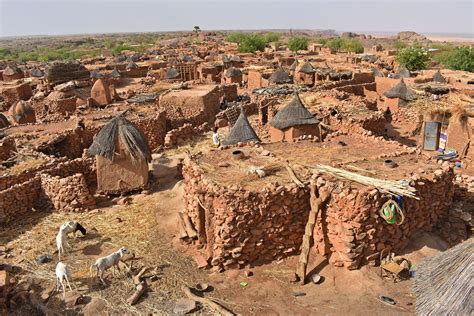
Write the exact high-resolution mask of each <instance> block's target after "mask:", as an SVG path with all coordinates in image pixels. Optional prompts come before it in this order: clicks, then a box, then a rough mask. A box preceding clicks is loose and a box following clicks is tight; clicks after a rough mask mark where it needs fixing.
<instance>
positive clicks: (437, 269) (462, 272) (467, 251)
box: [413, 238, 474, 315]
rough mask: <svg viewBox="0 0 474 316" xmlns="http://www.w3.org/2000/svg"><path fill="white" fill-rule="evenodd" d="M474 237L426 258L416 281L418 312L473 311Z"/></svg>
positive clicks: (442, 313)
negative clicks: (473, 272)
mask: <svg viewBox="0 0 474 316" xmlns="http://www.w3.org/2000/svg"><path fill="white" fill-rule="evenodd" d="M473 268H474V239H472V238H471V239H468V240H466V241H465V242H463V243H461V244H459V245H457V246H456V247H453V248H451V249H449V250H447V251H445V252H443V253H441V254H439V255H437V256H434V257H431V258H428V259H426V260H424V261H423V262H422V263H421V264H420V265H419V267H418V270H417V275H416V278H415V281H414V284H413V292H414V293H415V295H416V311H417V313H418V314H419V315H471V314H472V306H474V298H473V296H472V287H473V281H472V271H473Z"/></svg>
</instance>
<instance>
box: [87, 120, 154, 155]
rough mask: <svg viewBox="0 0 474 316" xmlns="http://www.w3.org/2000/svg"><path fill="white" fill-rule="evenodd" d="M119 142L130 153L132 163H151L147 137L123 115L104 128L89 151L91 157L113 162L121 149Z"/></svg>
mask: <svg viewBox="0 0 474 316" xmlns="http://www.w3.org/2000/svg"><path fill="white" fill-rule="evenodd" d="M119 142H120V144H121V146H122V148H123V149H125V151H127V152H128V153H129V155H130V157H131V159H132V161H136V160H140V159H144V160H146V161H147V162H149V161H151V153H150V148H149V147H148V141H147V139H146V137H145V135H144V134H143V132H142V131H141V130H140V129H138V128H137V127H136V126H135V125H134V124H133V123H132V122H130V121H129V120H127V119H126V118H124V117H123V115H119V116H117V117H115V118H113V119H112V120H110V121H109V122H108V123H107V124H106V125H105V126H104V127H102V129H101V130H100V131H99V132H98V133H97V135H96V136H95V138H94V142H93V143H92V145H91V146H90V147H89V149H88V150H87V151H88V152H89V153H90V154H91V155H98V156H102V157H104V158H107V159H109V160H113V158H114V154H115V153H117V152H119V149H118V148H116V146H117V144H118V143H119Z"/></svg>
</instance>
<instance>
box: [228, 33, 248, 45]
mask: <svg viewBox="0 0 474 316" xmlns="http://www.w3.org/2000/svg"><path fill="white" fill-rule="evenodd" d="M247 36H248V35H247V34H245V33H241V32H236V33H232V34H230V35H229V36H227V37H226V41H228V42H231V43H237V44H240V43H241V42H242V40H243V39H244V38H245V37H247Z"/></svg>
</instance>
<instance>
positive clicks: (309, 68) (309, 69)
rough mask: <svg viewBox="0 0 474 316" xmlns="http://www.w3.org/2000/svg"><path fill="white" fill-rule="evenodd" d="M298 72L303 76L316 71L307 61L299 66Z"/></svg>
mask: <svg viewBox="0 0 474 316" xmlns="http://www.w3.org/2000/svg"><path fill="white" fill-rule="evenodd" d="M298 72H302V73H305V74H312V73H315V72H316V69H314V67H313V65H311V63H310V62H309V61H307V62H305V63H304V64H303V65H302V66H301V68H300V69H299V70H298Z"/></svg>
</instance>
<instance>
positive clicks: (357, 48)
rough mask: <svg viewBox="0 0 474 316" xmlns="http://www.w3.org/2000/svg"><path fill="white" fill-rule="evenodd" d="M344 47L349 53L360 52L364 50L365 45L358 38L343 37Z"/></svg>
mask: <svg viewBox="0 0 474 316" xmlns="http://www.w3.org/2000/svg"><path fill="white" fill-rule="evenodd" d="M342 49H344V50H345V51H346V52H349V53H356V54H360V53H363V52H364V45H362V42H361V41H360V40H359V39H357V38H348V39H343V42H342Z"/></svg>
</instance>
